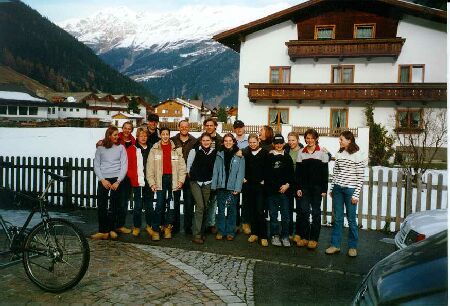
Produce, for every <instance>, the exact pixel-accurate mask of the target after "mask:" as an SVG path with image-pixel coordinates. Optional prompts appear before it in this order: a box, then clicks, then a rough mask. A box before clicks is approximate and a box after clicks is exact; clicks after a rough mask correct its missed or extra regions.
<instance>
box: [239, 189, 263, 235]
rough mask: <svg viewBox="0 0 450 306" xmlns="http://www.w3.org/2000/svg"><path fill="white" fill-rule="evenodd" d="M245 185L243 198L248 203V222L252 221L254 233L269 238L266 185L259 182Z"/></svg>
mask: <svg viewBox="0 0 450 306" xmlns="http://www.w3.org/2000/svg"><path fill="white" fill-rule="evenodd" d="M244 185H245V188H244V189H243V191H244V192H243V194H242V199H243V202H244V203H245V204H246V205H247V211H248V219H247V222H249V223H250V226H251V229H252V234H253V235H256V236H258V238H260V239H267V224H266V211H265V208H266V201H265V198H264V185H261V184H258V183H245V184H244Z"/></svg>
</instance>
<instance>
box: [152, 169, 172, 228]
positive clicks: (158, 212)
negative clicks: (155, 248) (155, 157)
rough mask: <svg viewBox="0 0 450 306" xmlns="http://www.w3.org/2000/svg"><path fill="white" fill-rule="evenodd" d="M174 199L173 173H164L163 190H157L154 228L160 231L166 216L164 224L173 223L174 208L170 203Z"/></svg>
mask: <svg viewBox="0 0 450 306" xmlns="http://www.w3.org/2000/svg"><path fill="white" fill-rule="evenodd" d="M171 200H172V174H163V176H162V190H157V191H156V207H155V212H154V214H153V217H154V218H153V220H152V228H153V230H155V231H159V226H160V225H161V224H162V222H163V221H162V219H163V217H164V225H168V224H173V209H170V207H169V203H170V201H171Z"/></svg>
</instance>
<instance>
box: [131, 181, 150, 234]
mask: <svg viewBox="0 0 450 306" xmlns="http://www.w3.org/2000/svg"><path fill="white" fill-rule="evenodd" d="M153 196H154V194H153V192H152V190H151V189H150V186H148V184H147V183H146V184H145V186H144V187H133V201H134V207H133V225H134V227H136V228H140V227H141V225H142V208H144V209H145V222H146V224H147V225H148V226H152V215H153Z"/></svg>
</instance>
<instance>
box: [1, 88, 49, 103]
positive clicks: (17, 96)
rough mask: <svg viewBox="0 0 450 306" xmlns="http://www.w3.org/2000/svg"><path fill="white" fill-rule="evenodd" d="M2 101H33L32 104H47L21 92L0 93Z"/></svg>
mask: <svg viewBox="0 0 450 306" xmlns="http://www.w3.org/2000/svg"><path fill="white" fill-rule="evenodd" d="M0 99H4V100H20V101H32V102H47V101H46V100H44V99H39V98H35V97H32V96H30V95H29V94H27V93H25V92H19V91H0Z"/></svg>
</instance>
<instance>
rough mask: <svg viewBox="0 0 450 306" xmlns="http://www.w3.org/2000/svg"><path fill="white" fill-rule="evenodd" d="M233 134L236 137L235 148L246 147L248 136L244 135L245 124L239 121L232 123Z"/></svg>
mask: <svg viewBox="0 0 450 306" xmlns="http://www.w3.org/2000/svg"><path fill="white" fill-rule="evenodd" d="M233 129H234V134H235V135H236V141H237V146H238V148H239V149H241V150H242V149H244V148H246V147H248V136H247V135H246V134H245V124H244V122H243V121H241V120H236V121H235V122H234V123H233Z"/></svg>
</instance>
